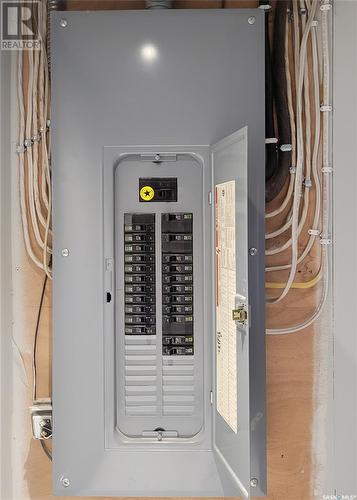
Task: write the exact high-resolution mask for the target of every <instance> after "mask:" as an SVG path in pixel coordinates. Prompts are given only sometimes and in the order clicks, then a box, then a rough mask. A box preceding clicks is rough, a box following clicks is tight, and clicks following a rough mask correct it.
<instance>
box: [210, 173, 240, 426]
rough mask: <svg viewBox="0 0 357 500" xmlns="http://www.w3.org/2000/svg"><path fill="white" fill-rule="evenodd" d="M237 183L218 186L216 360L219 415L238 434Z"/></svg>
mask: <svg viewBox="0 0 357 500" xmlns="http://www.w3.org/2000/svg"><path fill="white" fill-rule="evenodd" d="M235 208H236V207H235V181H229V182H225V183H223V184H217V185H216V187H215V209H216V211H215V212H216V220H215V224H216V287H217V289H216V318H217V324H216V360H217V380H216V384H217V385H216V394H217V411H218V412H219V413H220V415H221V416H222V417H223V418H224V420H225V421H226V422H227V424H228V425H229V426H230V427H231V429H232V430H233V431H234V432H235V433H237V354H236V353H237V350H236V336H237V333H236V324H235V322H234V321H233V319H232V310H233V309H234V308H235V295H236V234H235V233H236V229H235V228H236V221H235Z"/></svg>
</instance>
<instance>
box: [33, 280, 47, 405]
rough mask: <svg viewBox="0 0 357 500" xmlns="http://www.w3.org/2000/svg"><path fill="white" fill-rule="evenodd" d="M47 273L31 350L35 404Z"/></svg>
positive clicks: (34, 400)
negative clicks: (39, 338)
mask: <svg viewBox="0 0 357 500" xmlns="http://www.w3.org/2000/svg"><path fill="white" fill-rule="evenodd" d="M47 280H48V275H47V274H45V278H44V280H43V284H42V290H41V297H40V303H39V306H38V311H37V319H36V328H35V335H34V341H33V350H32V373H33V391H32V403H33V404H35V402H36V400H37V343H38V336H39V331H40V322H41V314H42V309H43V302H44V298H45V292H46V286H47Z"/></svg>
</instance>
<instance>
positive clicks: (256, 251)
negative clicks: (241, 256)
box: [249, 247, 258, 257]
mask: <svg viewBox="0 0 357 500" xmlns="http://www.w3.org/2000/svg"><path fill="white" fill-rule="evenodd" d="M257 253H258V250H257V249H256V248H255V247H251V248H250V249H249V255H251V256H252V257H254V255H257Z"/></svg>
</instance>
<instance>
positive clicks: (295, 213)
mask: <svg viewBox="0 0 357 500" xmlns="http://www.w3.org/2000/svg"><path fill="white" fill-rule="evenodd" d="M294 5H295V2H294ZM295 7H296V5H295ZM316 7H317V1H316V0H314V1H313V3H312V7H311V15H310V16H309V18H308V20H307V23H306V27H305V30H304V32H303V36H302V39H301V46H300V53H299V68H298V69H299V75H298V79H297V81H298V86H297V88H296V108H297V144H298V148H297V160H296V177H295V186H294V198H293V207H292V224H291V254H292V261H291V268H290V272H289V277H288V280H287V282H286V285H285V287H284V289H283V291H282V293H281V294H280V295H279V296H277V297H275V298H269V299H267V302H268V303H270V304H276V303H278V302H280V301H281V300H282V299H283V298H284V297H285V296H286V295H287V293H288V292H289V290H290V287H291V285H292V283H293V281H294V277H295V274H296V270H297V260H298V236H299V211H300V194H301V186H302V174H303V166H304V137H303V124H302V90H303V82H304V79H305V78H304V73H305V69H306V67H305V57H306V50H307V40H308V36H309V33H310V29H311V25H312V21H313V19H314V15H315V11H316ZM295 23H297V20H295ZM266 253H268V252H266Z"/></svg>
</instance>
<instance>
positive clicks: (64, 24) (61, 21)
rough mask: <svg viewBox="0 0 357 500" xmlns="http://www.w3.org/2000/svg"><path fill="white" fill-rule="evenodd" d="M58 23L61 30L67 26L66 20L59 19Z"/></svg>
mask: <svg viewBox="0 0 357 500" xmlns="http://www.w3.org/2000/svg"><path fill="white" fill-rule="evenodd" d="M59 23H60V26H61V28H65V27H66V26H67V24H68V21H67V19H61V20H60V22H59Z"/></svg>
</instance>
